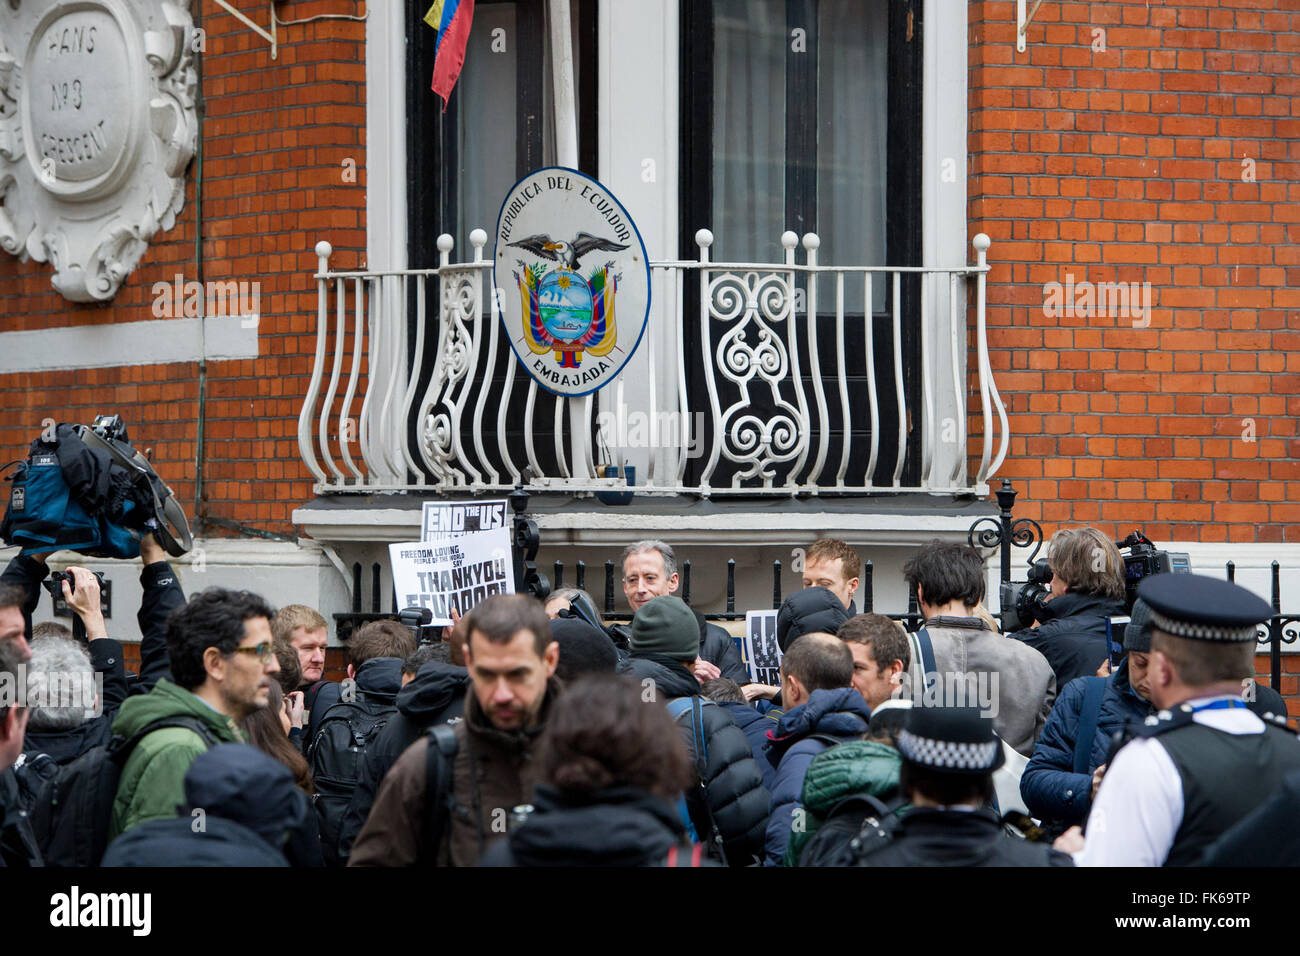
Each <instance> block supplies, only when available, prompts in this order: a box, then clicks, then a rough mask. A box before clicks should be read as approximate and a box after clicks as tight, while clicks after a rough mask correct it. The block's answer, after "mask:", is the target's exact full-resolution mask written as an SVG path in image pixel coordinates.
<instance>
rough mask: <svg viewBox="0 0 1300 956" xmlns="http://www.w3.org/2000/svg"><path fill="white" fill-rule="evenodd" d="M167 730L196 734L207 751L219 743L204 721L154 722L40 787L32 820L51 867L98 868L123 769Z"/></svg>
mask: <svg viewBox="0 0 1300 956" xmlns="http://www.w3.org/2000/svg"><path fill="white" fill-rule="evenodd" d="M165 727H184V728H185V729H186V730H192V731H194V732H195V733H196V734H198V735H199V736H200V737H201V738H203V742H204V744H206V745H207V746H208V747H215V746H216V745H217V744H218V743H219V741H218V740H217V738H216V737H215V736H214V735H213V733H212V730H211V729H210V728H209V727H208V726H207V725H206V724H205V723H204V722H203V721H202V720H200V719H199V718H197V717H190V716H186V715H182V714H177V715H175V716H173V717H162V718H160V719H158V720H155V721H154V722H153V723H150V724H148V725H146V726H145V728H144V729H143V730H141V731H140V732H139V733H137V734H135V735H134V736H132V737H123V736H121V735H120V734H114V735H113V738H112V739H111V740H110V741H109V742H108V743H106V744H102V745H101V746H98V747H92V748H91V749H90V750H88V751H86V752H85V753H84V754H82V755H81V756H80V757H78V758H77V759H76V760H73V761H72V762H71V763H68V764H65V765H64V766H63V767H61V768H59V771H58V773H57V774H55V775H54V777H53V778H52V779H50V780H48V781H46V782H45V783H44V785H43V786H42V787H41V789H40V792H39V793H38V794H37V797H36V802H35V804H34V805H33V807H32V811H31V814H30V818H31V826H32V832H33V833H34V834H35V836H36V842H37V844H38V845H39V846H40V848H41V855H42V856H43V857H44V858H45V865H46V866H98V865H99V861H100V860H101V859H103V856H104V851H105V850H106V849H107V848H108V833H109V830H110V829H111V828H112V825H113V802H114V800H115V799H116V798H117V787H118V783H119V781H120V780H121V777H122V768H123V767H124V766H126V761H127V759H128V758H129V757H130V756H131V753H132V752H133V751H134V750H135V748H136V745H137V744H139V743H140V741H141V740H143V739H144V738H145V737H147V736H148V735H149V734H151V733H153V732H154V731H155V730H162V729H163V728H165Z"/></svg>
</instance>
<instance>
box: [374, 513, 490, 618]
mask: <svg viewBox="0 0 1300 956" xmlns="http://www.w3.org/2000/svg"><path fill="white" fill-rule="evenodd" d="M420 535H421V538H422V540H421V541H419V542H411V543H407V544H390V545H389V546H388V552H389V558H390V561H391V562H392V568H393V588H394V590H395V591H396V593H397V604H398V607H427V608H429V609H430V610H431V611H432V612H433V620H432V621H431V622H430V623H432V624H450V623H451V612H452V610H453V609H454V610H456V611H457V612H458V613H460V614H464V613H465V612H467V611H468V610H469V609H470V608H472V607H474V605H476V604H478V603H479V602H480V601H482V600H484V599H485V598H488V597H491V596H492V595H494V594H513V593H514V590H515V579H514V561H513V560H512V557H511V554H510V528H509V526H508V524H507V522H506V502H505V501H504V500H495V501H455V502H443V501H426V502H425V503H424V508H423V510H422V512H421V518H420Z"/></svg>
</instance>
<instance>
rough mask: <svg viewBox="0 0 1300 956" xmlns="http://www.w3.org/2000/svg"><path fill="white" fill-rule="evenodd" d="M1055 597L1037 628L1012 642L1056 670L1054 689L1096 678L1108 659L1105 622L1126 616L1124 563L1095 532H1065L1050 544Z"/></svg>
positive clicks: (1015, 635)
mask: <svg viewBox="0 0 1300 956" xmlns="http://www.w3.org/2000/svg"><path fill="white" fill-rule="evenodd" d="M1047 563H1048V565H1049V566H1050V567H1051V569H1052V584H1051V594H1050V595H1049V596H1048V598H1047V604H1046V606H1045V607H1044V608H1043V611H1042V613H1041V615H1040V617H1041V619H1042V622H1041V624H1040V625H1039V626H1038V627H1029V628H1025V629H1024V630H1021V631H1016V632H1015V633H1013V634H1008V635H1007V636H1008V637H1013V638H1015V639H1016V640H1018V641H1023V642H1024V643H1025V644H1027V645H1028V646H1029V647H1032V648H1033V649H1034V650H1036V651H1038V652H1039V653H1040V654H1042V655H1043V656H1044V657H1045V658H1047V663H1048V664H1050V665H1051V666H1052V673H1054V674H1055V675H1056V686H1057V687H1061V688H1063V687H1065V685H1066V684H1068V683H1069V682H1070V681H1072V680H1074V679H1075V678H1076V677H1092V676H1093V675H1095V674H1096V673H1097V668H1098V667H1100V666H1101V664H1102V663H1103V662H1104V661H1105V660H1106V659H1107V658H1108V657H1109V656H1110V648H1109V647H1107V646H1106V618H1108V617H1115V616H1117V615H1122V614H1124V611H1125V608H1124V559H1123V558H1122V557H1120V553H1119V549H1118V548H1116V547H1115V543H1114V542H1113V541H1111V540H1110V538H1108V537H1106V536H1105V535H1104V534H1102V533H1101V532H1099V531H1097V530H1095V529H1093V528H1062V529H1061V530H1060V531H1058V532H1056V534H1054V535H1052V540H1051V541H1049V542H1048V544H1047Z"/></svg>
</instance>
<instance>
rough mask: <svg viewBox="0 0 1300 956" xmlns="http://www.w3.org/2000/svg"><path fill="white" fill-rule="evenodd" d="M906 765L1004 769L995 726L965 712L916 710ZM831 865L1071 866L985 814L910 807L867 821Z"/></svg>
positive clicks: (960, 771) (974, 771) (976, 772)
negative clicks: (1015, 835)
mask: <svg viewBox="0 0 1300 956" xmlns="http://www.w3.org/2000/svg"><path fill="white" fill-rule="evenodd" d="M898 752H899V755H900V756H901V757H902V759H903V761H904V762H905V763H908V764H911V765H912V766H914V767H918V768H924V769H926V770H928V771H931V772H939V773H944V774H953V775H962V776H966V777H971V778H977V777H980V776H983V777H985V778H988V777H990V776H991V775H992V773H993V771H995V770H997V769H998V768H999V767H1000V766H1002V763H1003V761H1004V760H1005V757H1004V755H1003V749H1002V741H1001V740H999V739H998V737H997V735H996V734H995V733H994V731H993V721H992V720H991V719H989V718H987V717H981V716H980V712H979V710H977V709H975V708H966V707H917V708H913V709H912V710H911V711H909V712H908V715H907V720H906V722H905V724H904V727H903V729H902V730H901V731H900V732H899V735H898ZM817 865H826V866H1070V865H1071V860H1070V858H1069V856H1067V855H1066V854H1064V853H1059V852H1057V851H1056V850H1053V849H1052V848H1051V847H1050V846H1048V845H1047V844H1045V843H1028V842H1026V841H1024V840H1022V839H1018V838H1016V837H1012V836H1010V835H1008V834H1007V832H1006V831H1005V830H1004V829H1003V827H1002V821H1001V820H1000V818H999V817H998V815H997V814H996V813H995V812H993V811H992V810H989V809H987V808H974V807H966V806H957V807H913V808H912V809H910V810H906V811H904V812H903V813H902V814H901V815H897V816H895V815H888V816H886V815H884V814H878V815H875V816H868V817H867V820H866V822H865V823H864V824H863V826H862V829H861V831H860V832H859V833H858V835H857V836H856V837H854V838H853V839H852V840H851V841H850V842H849V844H848V845H847V846H846V847H845V848H844V849H843V851H842V852H841V853H839V854H838V855H836V856H835V857H834V858H832V859H829V860H827V861H826V862H824V863H820V864H817Z"/></svg>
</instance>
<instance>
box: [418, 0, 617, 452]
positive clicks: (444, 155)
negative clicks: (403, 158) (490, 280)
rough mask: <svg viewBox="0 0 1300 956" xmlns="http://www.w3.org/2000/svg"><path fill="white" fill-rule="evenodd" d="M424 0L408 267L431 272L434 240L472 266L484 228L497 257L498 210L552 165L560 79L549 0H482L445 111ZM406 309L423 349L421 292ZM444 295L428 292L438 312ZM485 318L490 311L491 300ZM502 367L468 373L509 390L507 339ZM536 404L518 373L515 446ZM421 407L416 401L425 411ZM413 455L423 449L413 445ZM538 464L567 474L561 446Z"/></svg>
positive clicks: (546, 417)
mask: <svg viewBox="0 0 1300 956" xmlns="http://www.w3.org/2000/svg"><path fill="white" fill-rule="evenodd" d="M596 5H597V0H573V3H572V25H573V59H574V73H575V77H574V79H575V93H576V97H577V114H578V156H579V159H578V168H579V169H581V170H582V171H583V172H585V173H588V174H589V175H593V176H594V175H595V174H596V102H597V95H596V75H597V74H596ZM426 9H428V4H427V3H415V4H410V5H408V14H407V117H408V120H409V126H408V129H407V175H408V185H407V197H408V199H407V223H408V225H407V235H408V252H409V264H410V265H409V267H410V268H411V269H427V268H432V267H436V266H437V265H438V263H439V253H438V248H437V239H438V236H439V235H440V234H441V233H444V232H445V233H449V234H450V235H451V236H452V238H453V240H454V241H455V245H454V246H453V251H452V261H453V262H468V261H472V259H473V248H472V247H471V246H470V244H469V234H470V233H471V232H472V231H473V230H475V229H483V230H484V231H485V232H486V233H487V234H488V242H489V245H488V246H487V247H485V249H484V258H487V259H490V258H491V256H492V246H491V242H492V235H493V233H494V231H495V229H496V222H497V215H498V213H499V212H500V209H501V202H502V200H503V199H504V198H505V196H506V194H507V193H508V192H509V190H510V188H511V187H512V186H513V185H514V184H515V183H516V182H518V181H519V180H520V179H521V178H523V176H524V175H526V174H527V173H528V172H530V171H532V170H534V169H537V168H538V167H541V166H549V165H555V162H556V159H555V110H554V105H553V98H554V77H553V75H552V72H551V62H550V57H551V52H550V46H551V43H550V27H549V25H548V23H547V19H546V6H545V3H544V2H543V0H478V2H477V3H476V4H475V8H474V23H473V27H472V28H471V30H470V36H469V42H468V44H467V46H466V50H465V64H464V66H463V67H462V69H461V74H460V79H459V80H458V81H457V83H456V86H455V89H454V90H453V91H452V94H451V99H450V101H449V102H448V104H447V109H446V112H443V109H442V107H443V103H442V99H441V98H440V97H439V96H437V95H436V94H435V93H433V91H432V90H431V89H430V82H431V79H432V77H433V61H434V52H435V40H436V38H437V34H436V33H435V32H434V31H433V30H432V29H431V28H430V27H429V26H428V25H427V24H425V23H424V22H423V21H422V17H423V15H424V11H425V10H426ZM409 295H410V301H409V302H408V304H407V316H408V322H407V328H408V341H410V342H414V341H415V325H416V322H417V306H416V299H415V289H414V286H412V287H411V290H410V292H409ZM437 301H438V299H437V288H436V286H433V285H431V286H430V287H429V289H428V290H427V291H426V308H427V309H428V310H429V312H430V313H432V312H433V311H434V310H435V309H436V308H437V306H436V303H437ZM482 308H483V315H484V317H485V321H486V317H487V316H488V315H489V313H490V300H489V298H488V297H487V296H484V299H483V302H482ZM436 347H437V336H436V335H429V336H426V338H425V350H426V355H425V356H424V357H423V359H422V360H421V358H420V357H414V359H413V367H417V368H419V369H420V370H421V378H420V380H419V381H418V382H417V387H416V394H417V395H423V394H424V390H425V388H426V387H427V385H428V381H429V377H430V376H431V374H432V370H433V367H434V365H435V362H434V360H433V351H434V349H435V348H436ZM500 349H503V350H504V354H505V357H506V360H505V361H496V362H495V363H493V362H492V356H491V355H490V354H489V350H488V349H487V348H483V349H482V350H481V352H480V355H479V364H478V367H477V368H476V369H474V370H473V371H472V372H471V373H470V375H471V378H473V379H474V380H482V379H483V377H484V376H486V375H487V374H488V371H487V370H488V369H489V367H490V368H491V369H492V378H491V382H492V384H491V386H489V387H490V388H491V389H492V394H496V395H499V394H501V392H500V390H501V389H502V388H503V384H504V382H503V380H504V376H505V372H506V369H507V368H510V367H513V366H514V364H515V359H514V356H513V355H511V354H510V347H509V345H508V344H507V343H505V342H501V343H500ZM527 396H528V379H527V376H526V375H522V374H517V375H516V377H515V385H514V388H513V390H512V391H511V395H510V400H509V403H508V406H507V413H506V416H505V420H506V422H507V441H508V442H510V444H511V445H512V446H513V447H516V448H518V447H522V444H523V431H522V427H521V426H522V423H523V421H524V420H525V416H524V407H525V402H526V400H527ZM417 404H418V403H417ZM554 415H555V403H554V402H551V401H538V402H537V411H536V417H535V431H536V433H538V434H545V432H546V430H548V429H550V428H553V427H554ZM417 418H418V409H417V408H414V407H413V408H412V414H411V420H410V421H409V422H408V435H409V440H410V441H412V442H413V443H414V442H417V441H418V436H419V427H420V423H419V422H418V421H417ZM461 440H462V442H464V443H466V445H467V446H468V444H469V443H470V442H472V441H473V435H472V417H471V416H469V415H465V416H463V417H462V419H461ZM413 447H415V445H413ZM538 459H539V464H541V466H542V468H543V469H544V471H545V472H546V473H547V474H558V473H559V470H558V468H557V466H556V464H555V454H554V449H553V447H552V446H551V444H550V443H547V442H539V443H538Z"/></svg>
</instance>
